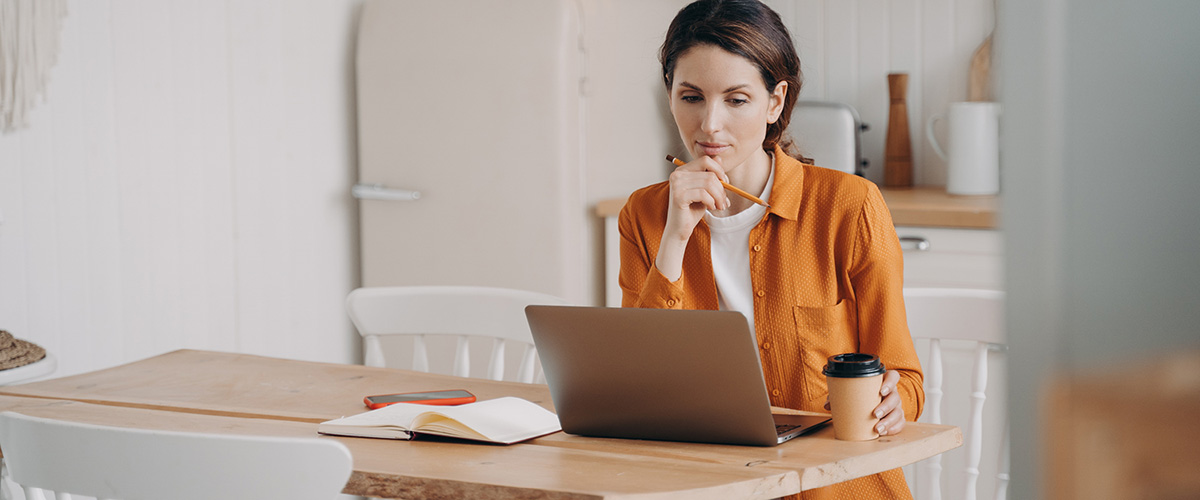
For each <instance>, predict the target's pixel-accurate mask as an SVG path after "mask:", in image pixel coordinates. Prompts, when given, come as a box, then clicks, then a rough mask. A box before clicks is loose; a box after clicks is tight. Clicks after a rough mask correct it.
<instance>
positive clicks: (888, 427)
mask: <svg viewBox="0 0 1200 500" xmlns="http://www.w3.org/2000/svg"><path fill="white" fill-rule="evenodd" d="M898 382H900V372H898V371H896V370H888V371H887V373H885V374H884V375H883V384H882V385H881V386H880V387H879V396H880V397H882V398H883V401H880V402H879V406H876V407H875V418H878V419H879V422H877V423H876V424H875V432H878V433H879V435H880V436H888V435H892V434H899V433H900V431H902V430H904V422H905V420H904V405H902V404H900V403H901V401H900V393H899V392H897V391H896V384H897V383H898ZM825 409H826V410H829V400H828V399H827V400H826V401H825Z"/></svg>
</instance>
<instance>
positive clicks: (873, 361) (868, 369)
mask: <svg viewBox="0 0 1200 500" xmlns="http://www.w3.org/2000/svg"><path fill="white" fill-rule="evenodd" d="M884 371H886V370H885V369H884V367H883V362H882V361H879V357H878V356H875V355H872V354H862V353H857V352H848V353H844V354H835V355H833V356H830V357H829V362H828V363H826V364H825V370H823V372H824V373H825V376H826V377H841V378H858V377H874V376H876V375H879V374H881V373H883V372H884Z"/></svg>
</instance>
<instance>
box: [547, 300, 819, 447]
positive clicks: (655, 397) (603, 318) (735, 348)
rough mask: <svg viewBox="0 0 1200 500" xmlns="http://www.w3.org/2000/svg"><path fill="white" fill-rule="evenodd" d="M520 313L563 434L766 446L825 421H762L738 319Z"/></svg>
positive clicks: (750, 350) (734, 315)
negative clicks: (524, 318)
mask: <svg viewBox="0 0 1200 500" xmlns="http://www.w3.org/2000/svg"><path fill="white" fill-rule="evenodd" d="M525 316H526V318H527V319H528V320H529V329H530V331H531V332H532V333H533V341H534V345H535V347H536V348H537V352H538V356H539V357H540V358H541V362H542V369H543V371H544V372H545V374H546V382H547V383H548V384H549V386H550V396H551V398H552V399H553V401H554V408H555V411H556V412H557V413H558V418H559V421H560V422H561V423H562V428H563V431H565V432H568V433H571V434H577V435H582V436H598V437H615V438H631V439H653V440H662V441H690V442H700V443H722V444H740V445H758V446H774V445H777V444H779V443H782V442H784V441H787V440H789V439H792V438H794V437H796V436H800V435H803V434H806V433H809V432H812V431H813V430H815V429H817V428H818V427H820V426H822V425H823V424H825V423H826V422H828V421H829V417H828V416H812V415H772V414H771V403H770V399H768V397H767V387H766V384H765V383H764V382H763V375H762V367H761V365H760V364H759V359H758V349H757V346H756V345H755V342H754V336H753V335H751V333H750V327H749V325H748V324H747V322H746V318H745V317H744V316H742V314H741V313H738V312H731V311H693V310H671V309H635V308H607V307H584V306H549V305H531V306H528V307H526V308H525Z"/></svg>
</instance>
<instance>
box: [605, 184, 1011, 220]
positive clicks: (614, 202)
mask: <svg viewBox="0 0 1200 500" xmlns="http://www.w3.org/2000/svg"><path fill="white" fill-rule="evenodd" d="M882 191H883V199H884V200H886V201H887V204H888V208H889V209H890V210H891V211H892V221H893V222H894V223H895V224H896V225H897V226H927V227H949V228H967V229H995V228H996V226H997V220H998V218H997V212H998V211H999V208H1000V197H999V196H958V195H952V194H949V193H947V192H946V189H945V188H943V187H941V186H919V187H913V188H902V189H896V188H886V189H883V190H882ZM625 200H626V198H613V199H608V200H601V201H599V202H597V203H596V215H597V216H600V217H616V216H617V214H619V213H620V212H621V207H622V206H624V205H625Z"/></svg>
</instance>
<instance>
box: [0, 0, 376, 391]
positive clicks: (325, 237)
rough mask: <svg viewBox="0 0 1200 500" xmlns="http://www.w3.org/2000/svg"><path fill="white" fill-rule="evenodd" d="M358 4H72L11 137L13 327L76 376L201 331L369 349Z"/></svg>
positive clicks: (7, 235) (7, 262)
mask: <svg viewBox="0 0 1200 500" xmlns="http://www.w3.org/2000/svg"><path fill="white" fill-rule="evenodd" d="M356 5H357V2H356V1H341V0H338V1H333V0H329V1H326V0H306V1H292V0H289V1H281V0H280V1H273V0H256V1H238V2H209V1H204V0H175V1H170V2H162V1H152V0H146V1H111V2H110V1H99V0H88V1H72V2H70V3H69V6H68V9H69V13H68V16H67V18H66V19H65V21H64V27H63V33H62V53H61V54H60V56H59V60H58V64H57V65H56V66H55V67H54V68H53V70H52V74H51V83H50V87H49V90H48V92H47V94H48V100H47V102H46V103H44V104H41V105H39V106H38V107H37V108H36V109H35V110H34V112H33V114H32V120H31V121H32V126H31V127H30V128H28V129H26V130H23V131H20V132H17V133H13V134H6V135H2V136H0V214H2V216H3V220H2V221H0V328H4V329H8V330H10V331H12V332H13V333H14V334H15V335H16V336H18V337H22V338H27V339H30V340H32V341H34V342H37V343H39V344H41V345H43V346H45V347H46V348H47V349H49V350H50V351H52V352H54V353H55V354H57V355H58V357H59V360H60V362H59V366H60V369H59V373H58V374H60V375H63V374H70V373H77V372H82V371H87V370H92V369H95V368H100V367H105V366H110V365H113V364H116V363H120V362H125V361H130V360H134V359H139V358H142V357H146V356H150V355H154V354H158V353H162V352H166V351H169V350H173V349H177V348H183V347H190V348H203V349H218V350H231V351H239V352H248V353H264V354H273V355H280V356H287V357H295V358H303V359H317V360H329V361H352V360H353V359H355V357H356V356H357V347H356V346H357V342H356V340H357V335H355V334H354V333H353V330H352V327H351V326H350V325H349V322H348V321H347V320H346V319H345V315H344V313H343V312H342V310H341V306H340V304H341V300H342V298H344V297H345V294H346V293H348V292H349V290H350V289H351V288H352V287H353V284H354V283H355V281H356V279H357V278H356V274H357V271H356V260H355V259H356V257H355V254H356V252H355V248H356V244H355V232H356V229H355V217H354V214H355V211H354V206H353V204H352V203H351V201H350V200H349V199H348V197H347V196H346V195H345V194H346V193H347V191H348V189H349V186H350V184H351V182H352V179H353V176H354V136H353V119H352V118H353V95H352V93H351V91H352V86H351V83H352V79H351V75H352V73H351V58H350V55H351V49H352V45H351V43H352V33H353V27H354V17H353V14H354V12H355V10H356Z"/></svg>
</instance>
